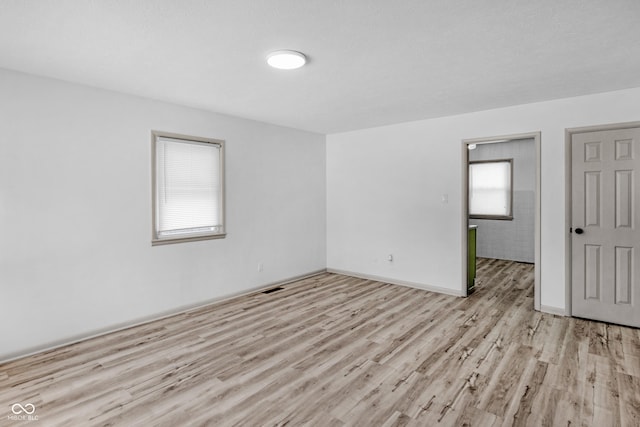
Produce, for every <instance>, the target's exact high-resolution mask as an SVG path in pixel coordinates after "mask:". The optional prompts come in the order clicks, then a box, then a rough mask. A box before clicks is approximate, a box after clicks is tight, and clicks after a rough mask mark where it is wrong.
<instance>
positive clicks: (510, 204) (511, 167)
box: [467, 158, 513, 221]
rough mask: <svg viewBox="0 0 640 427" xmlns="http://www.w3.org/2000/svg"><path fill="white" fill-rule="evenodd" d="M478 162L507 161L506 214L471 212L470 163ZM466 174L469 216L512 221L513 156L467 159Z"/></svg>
mask: <svg viewBox="0 0 640 427" xmlns="http://www.w3.org/2000/svg"><path fill="white" fill-rule="evenodd" d="M478 163H509V213H508V214H507V215H487V214H472V213H471V194H472V192H473V187H472V185H471V165H473V164H478ZM467 175H468V177H469V195H468V197H469V200H468V202H467V203H468V204H469V218H472V219H491V220H498V221H513V158H511V159H491V160H473V161H469V165H468V170H467Z"/></svg>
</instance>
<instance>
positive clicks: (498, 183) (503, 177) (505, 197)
mask: <svg viewBox="0 0 640 427" xmlns="http://www.w3.org/2000/svg"><path fill="white" fill-rule="evenodd" d="M511 176H512V175H511V160H501V161H491V162H479V163H470V164H469V215H472V216H474V215H475V216H502V217H508V216H511Z"/></svg>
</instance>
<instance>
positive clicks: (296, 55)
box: [267, 50, 307, 70]
mask: <svg viewBox="0 0 640 427" xmlns="http://www.w3.org/2000/svg"><path fill="white" fill-rule="evenodd" d="M306 63H307V57H306V56H304V54H302V53H300V52H296V51H295V50H276V51H275V52H271V53H270V54H269V55H267V64H269V65H271V66H272V67H273V68H278V69H280V70H294V69H296V68H300V67H302V66H303V65H304V64H306Z"/></svg>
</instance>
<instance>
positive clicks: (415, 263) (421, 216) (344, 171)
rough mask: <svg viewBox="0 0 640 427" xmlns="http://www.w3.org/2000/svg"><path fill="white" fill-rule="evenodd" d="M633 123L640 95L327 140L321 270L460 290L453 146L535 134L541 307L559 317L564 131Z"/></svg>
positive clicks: (639, 114)
mask: <svg viewBox="0 0 640 427" xmlns="http://www.w3.org/2000/svg"><path fill="white" fill-rule="evenodd" d="M425 96H428V94H425ZM637 120H640V88H636V89H629V90H623V91H617V92H610V93H604V94H598V95H590V96H583V97H576V98H568V99H561V100H556V101H550V102H541V103H535V104H527V105H520V106H515V107H509V108H502V109H496V110H490V111H482V112H477V113H472V114H465V115H460V116H452V117H445V118H439V119H432V120H422V121H416V122H410V123H403V124H398V125H393V126H385V127H380V128H372V129H365V130H360V131H355V132H347V133H341V134H334V135H329V136H327V267H328V268H330V269H335V270H342V271H351V272H355V273H358V274H361V275H371V276H381V277H386V278H389V279H391V280H394V281H398V282H412V283H414V284H417V285H421V286H423V287H433V286H436V287H441V288H444V289H448V290H450V291H452V292H457V291H460V290H461V287H462V283H463V281H462V256H463V255H462V253H463V251H462V248H461V241H462V238H461V231H462V225H461V224H462V222H461V221H462V197H463V196H462V183H461V179H462V169H461V168H462V150H463V148H462V143H461V141H462V140H463V139H467V138H476V137H490V136H498V135H507V134H517V133H525V132H534V131H541V132H542V139H541V151H542V159H541V162H542V169H543V171H542V177H541V181H542V190H541V198H542V200H541V205H542V206H541V209H542V213H541V223H542V224H541V232H542V233H541V234H542V235H541V251H542V258H541V265H540V268H541V304H542V306H543V309H546V310H556V311H557V310H564V308H565V236H566V233H567V230H565V186H564V183H565V144H564V138H565V136H564V130H565V128H569V127H579V126H589V125H596V124H605V123H618V122H628V121H637ZM443 194H447V195H448V203H443V202H442V201H441V200H442V195H443ZM389 253H393V254H394V261H393V262H388V261H385V258H386V255H387V254H389Z"/></svg>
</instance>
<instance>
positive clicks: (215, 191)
mask: <svg viewBox="0 0 640 427" xmlns="http://www.w3.org/2000/svg"><path fill="white" fill-rule="evenodd" d="M152 136H153V138H152V145H153V147H152V153H153V238H152V244H154V245H158V244H165V243H178V242H186V241H192V240H205V239H215V238H222V237H225V228H224V168H223V165H224V141H217V140H213V139H206V138H197V137H190V136H184V135H174V134H169V133H164V132H155V131H154V132H152Z"/></svg>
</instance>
